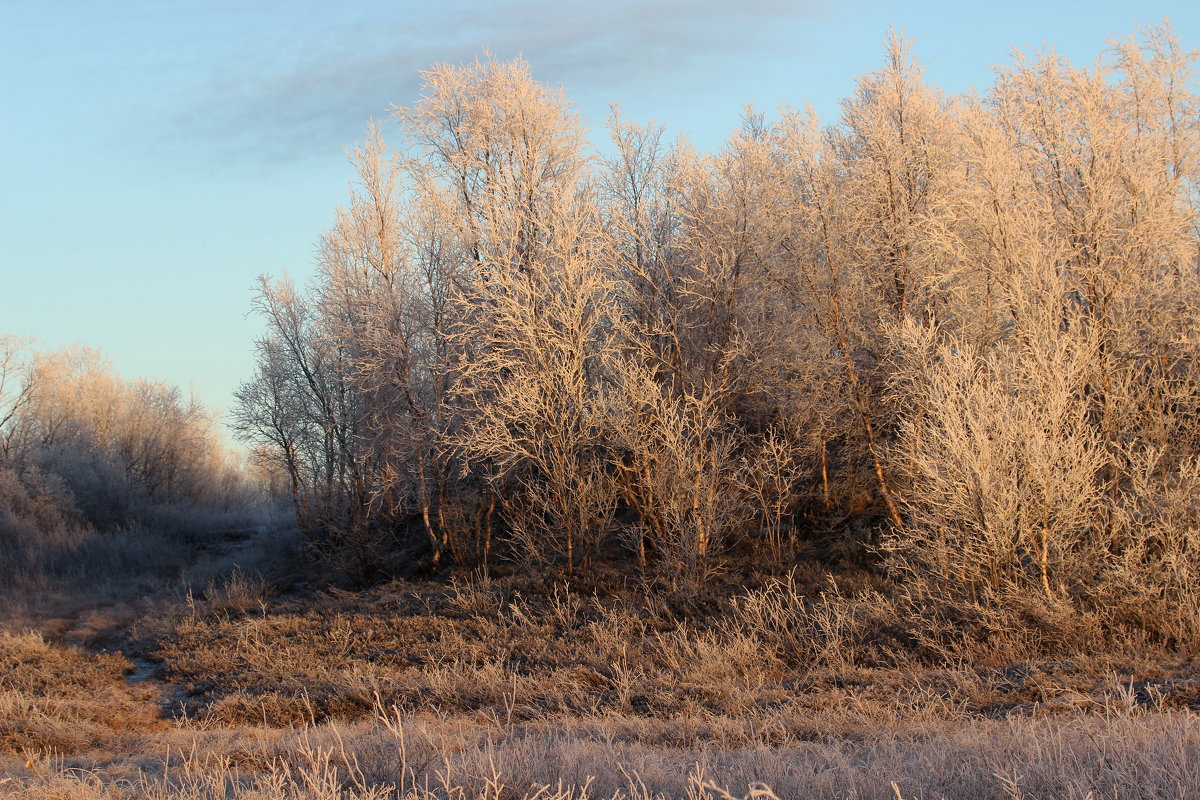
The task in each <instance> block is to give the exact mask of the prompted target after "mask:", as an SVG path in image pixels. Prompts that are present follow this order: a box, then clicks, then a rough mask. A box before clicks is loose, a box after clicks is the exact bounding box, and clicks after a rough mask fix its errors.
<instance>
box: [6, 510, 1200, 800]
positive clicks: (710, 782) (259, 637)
mask: <svg viewBox="0 0 1200 800" xmlns="http://www.w3.org/2000/svg"><path fill="white" fill-rule="evenodd" d="M114 546H116V545H114ZM294 549H295V541H294V539H291V538H289V536H288V535H287V534H286V533H280V532H279V531H278V530H276V529H267V528H263V529H260V530H259V532H258V533H257V534H254V535H246V534H242V535H234V536H228V537H226V538H225V539H224V540H219V544H217V545H210V546H209V551H208V552H207V553H201V554H199V555H197V554H195V553H192V554H189V555H188V556H187V558H186V559H185V561H184V562H182V563H168V562H167V561H164V562H162V563H159V564H156V565H153V566H154V569H151V570H149V572H146V571H145V570H146V567H147V565H145V564H143V565H141V567H140V568H139V569H140V572H139V574H137V575H127V576H124V577H123V578H122V577H120V576H118V577H112V578H111V579H110V580H107V581H101V580H98V579H97V575H96V574H95V569H101V568H104V569H111V568H109V567H105V566H104V565H103V564H101V565H100V567H95V568H94V569H93V570H92V572H91V573H89V571H88V569H85V568H83V567H81V568H80V569H79V570H78V571H77V572H76V573H74V574H72V573H70V572H69V571H68V572H67V573H64V574H66V575H68V577H67V578H63V579H61V580H60V581H59V582H58V584H57V585H54V586H53V587H51V586H50V585H49V584H48V583H47V582H46V581H42V582H41V585H37V583H36V582H31V584H30V585H29V586H25V587H24V588H23V589H21V590H19V591H18V590H11V591H10V594H9V595H8V596H7V597H6V598H5V602H4V605H3V606H2V607H3V608H4V610H5V618H4V621H3V623H4V629H5V632H3V633H0V794H2V795H3V796H5V797H14V798H29V799H30V800H34V799H36V800H48V799H49V798H62V799H63V800H66V799H67V798H72V799H73V798H81V799H89V798H106V799H107V798H167V797H179V798H205V799H206V800H207V799H208V798H212V799H213V800H215V799H216V798H245V799H246V800H249V798H256V799H261V800H275V799H277V798H278V799H281V798H312V799H313V800H317V799H318V798H320V799H321V800H326V799H328V800H333V798H384V797H388V798H391V797H397V798H400V797H405V798H407V797H412V798H418V797H419V798H426V797H428V798H433V797H439V798H443V797H444V798H468V797H481V798H495V799H496V800H501V798H504V799H505V800H507V799H509V798H512V799H513V800H515V799H516V798H534V797H536V798H539V800H549V799H550V798H567V797H571V798H584V797H591V798H601V797H603V798H609V797H622V798H651V797H654V798H658V797H688V798H701V797H712V798H722V797H727V796H732V797H760V798H768V797H772V796H778V797H781V798H784V797H797V798H800V797H803V798H808V797H812V798H891V799H892V800H895V798H898V797H902V798H929V799H930V800H932V799H933V798H1009V799H1011V800H1015V799H1016V798H1079V800H1083V798H1088V797H1090V798H1093V800H1098V798H1114V799H1115V798H1121V800H1127V799H1128V798H1160V797H1173V798H1189V797H1196V796H1198V795H1200V726H1198V725H1197V714H1196V712H1197V709H1198V708H1200V666H1198V665H1197V664H1196V663H1195V662H1194V660H1192V659H1190V658H1187V657H1185V656H1183V655H1180V653H1179V651H1178V650H1172V651H1168V650H1164V649H1161V648H1156V647H1153V646H1150V645H1148V644H1147V643H1146V642H1144V641H1140V640H1139V639H1138V638H1137V637H1136V636H1134V635H1132V634H1131V635H1130V636H1129V637H1128V639H1127V640H1124V641H1122V640H1119V639H1118V640H1114V637H1113V635H1112V634H1111V632H1109V633H1108V634H1103V635H1102V634H1101V633H1099V632H1098V627H1096V626H1094V625H1093V624H1092V623H1091V622H1090V621H1089V620H1088V619H1086V618H1080V617H1079V615H1078V614H1074V615H1071V614H1068V613H1067V612H1065V611H1056V610H1055V609H1053V608H1047V607H1045V605H1044V604H1038V603H1028V602H1027V603H1026V604H1025V606H1024V607H1021V606H1020V605H1019V604H1018V603H1016V602H1015V601H1014V610H1013V611H1012V612H1011V615H1009V616H1007V617H1005V618H993V617H988V616H986V615H984V614H982V613H981V612H977V613H975V614H974V615H972V614H968V613H966V612H965V611H964V613H963V615H962V617H961V618H956V619H948V618H945V616H944V615H943V616H942V617H937V616H934V615H929V616H927V617H925V618H913V617H911V616H910V617H906V616H905V612H902V611H901V610H900V609H899V608H898V607H896V606H895V605H894V604H892V603H890V601H888V600H887V599H886V598H885V596H884V595H882V594H880V593H878V592H877V591H876V589H875V587H874V585H873V579H872V578H871V577H870V576H869V575H867V574H866V573H857V572H853V571H850V570H845V571H843V572H841V573H837V574H836V575H834V574H829V573H821V572H819V571H818V570H816V569H815V568H813V569H811V570H810V571H809V572H807V573H801V572H800V571H794V572H792V573H791V574H790V575H788V576H785V577H783V578H776V579H763V580H759V581H757V582H753V581H752V585H757V588H752V589H745V588H737V587H738V584H744V583H745V578H744V576H737V579H736V580H735V579H734V576H729V575H727V576H725V578H724V579H721V578H714V579H712V580H711V581H710V582H709V584H708V585H706V586H704V587H701V588H700V589H698V590H695V591H691V592H687V593H683V592H677V593H672V592H670V591H664V590H662V589H661V588H660V589H658V590H656V591H653V592H648V591H646V589H647V587H645V586H642V585H633V584H631V583H630V582H629V581H627V580H625V579H623V578H622V577H621V575H620V573H618V572H616V571H613V572H612V573H611V574H609V575H607V576H605V575H604V574H598V575H593V576H589V577H588V579H587V581H586V583H584V582H581V583H578V584H574V583H569V582H565V581H563V580H562V578H561V577H558V578H545V579H537V578H533V577H530V576H529V575H528V574H524V575H522V574H514V575H510V576H506V577H497V578H491V579H480V578H478V577H476V578H475V579H474V580H468V579H467V577H466V576H462V577H459V578H456V579H452V580H448V581H438V582H434V581H428V580H425V581H418V580H413V581H394V582H391V583H387V584H384V585H379V586H376V587H374V588H371V589H366V590H359V591H347V590H343V589H338V588H336V587H332V586H327V587H326V586H321V584H320V582H319V581H318V580H317V579H316V577H315V573H313V572H311V571H306V570H305V569H304V568H301V567H297V566H296V565H295V564H294V563H293V559H291V558H290V557H289V556H288V553H289V552H290V551H292V550H294ZM160 552H165V553H171V550H170V549H169V548H160ZM182 552H183V551H177V552H176V555H179V554H180V553H182ZM147 574H149V575H151V576H152V577H147ZM110 577H111V576H110ZM85 587H86V588H85ZM1064 654H1066V655H1064ZM968 656H969V657H968Z"/></svg>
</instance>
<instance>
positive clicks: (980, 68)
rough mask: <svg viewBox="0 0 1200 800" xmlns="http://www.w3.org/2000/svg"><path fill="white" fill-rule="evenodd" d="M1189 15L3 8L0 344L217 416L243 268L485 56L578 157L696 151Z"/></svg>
mask: <svg viewBox="0 0 1200 800" xmlns="http://www.w3.org/2000/svg"><path fill="white" fill-rule="evenodd" d="M1198 8H1200V4H1197V3H1195V2H1174V0H1161V1H1159V0H1150V1H1148V2H1139V3H1131V2H1054V0H1043V1H1042V2H1026V1H1025V0H1021V1H1020V2H995V3H987V4H982V3H978V4H977V3H972V2H907V3H888V2H865V1H864V2H844V3H835V2H819V1H818V0H812V1H811V2H787V1H786V0H732V1H731V2H720V1H718V0H707V1H705V2H668V0H645V1H644V2H627V1H626V0H620V1H619V2H617V1H615V0H614V1H613V2H604V0H595V1H594V2H580V1H579V0H563V1H562V2H545V1H544V0H527V2H496V3H486V2H466V1H465V0H463V1H459V0H449V1H448V2H442V3H433V4H425V3H416V2H409V1H408V0H397V1H396V2H390V3H389V2H343V3H335V2H331V0H322V1H321V2H310V0H287V1H285V2H254V1H253V0H243V1H240V2H235V1H234V0H211V1H210V2H200V1H199V0H194V1H192V2H182V1H176V0H140V1H137V2H134V1H123V0H109V1H108V2H100V0H87V1H84V0H77V1H76V2H65V1H60V2H54V1H53V0H30V1H27V0H0V333H4V332H10V333H17V334H25V335H32V336H36V337H37V338H38V339H39V340H40V341H41V343H42V344H43V345H44V346H50V347H56V346H59V345H63V344H69V343H72V342H77V341H78V342H83V343H86V344H89V345H93V346H96V347H100V348H102V349H103V350H105V351H106V352H107V353H108V355H109V356H110V357H111V359H112V360H113V362H114V363H115V365H116V367H117V369H118V370H119V371H120V372H121V373H122V374H123V375H125V376H126V377H130V378H133V377H142V376H145V377H159V378H165V379H167V380H169V381H171V382H174V383H177V384H180V385H182V386H185V387H186V386H188V385H189V383H191V384H192V385H194V386H195V387H196V389H197V391H198V392H199V393H200V396H201V398H202V399H203V400H204V401H205V403H206V404H208V405H209V406H210V407H213V408H215V409H217V410H218V411H224V410H225V409H226V407H227V405H228V403H229V398H230V395H231V392H232V391H233V389H234V387H235V386H236V385H237V384H238V383H239V382H240V381H242V380H244V379H245V377H246V376H247V375H248V374H249V372H250V369H251V362H252V354H251V346H252V340H253V338H254V337H255V335H257V333H258V332H259V330H260V325H259V323H258V321H257V320H255V319H253V318H247V317H246V311H247V309H248V308H249V307H250V299H251V286H252V284H253V283H254V279H255V276H257V275H258V274H259V273H262V272H271V273H275V274H279V273H281V272H283V271H284V270H287V271H289V272H291V273H292V274H293V275H295V276H298V277H303V276H306V275H307V274H308V273H309V272H310V269H311V261H312V253H313V246H314V243H315V241H316V239H317V237H318V236H319V235H320V233H321V232H322V230H323V229H324V228H325V227H326V225H328V223H329V222H330V220H331V219H332V215H333V210H334V208H335V207H336V206H337V205H338V204H339V203H341V202H342V201H343V199H344V197H345V187H346V183H347V181H348V180H349V177H350V173H349V169H348V167H347V165H346V161H345V157H344V154H343V148H345V147H347V146H351V145H353V144H354V143H355V142H356V141H357V140H358V139H359V138H360V137H361V135H362V132H363V129H364V127H365V124H366V121H367V119H368V118H369V117H372V116H374V117H384V116H386V113H387V108H388V105H389V103H397V104H401V105H403V104H407V103H410V102H411V101H412V100H414V99H415V97H416V92H417V70H419V69H421V68H422V67H425V66H428V65H429V64H430V63H432V62H435V61H461V60H467V59H470V58H471V57H472V56H473V55H475V54H476V53H477V52H478V51H479V50H480V49H481V48H483V47H488V48H490V49H491V50H492V51H493V52H494V53H496V54H497V55H499V56H502V57H509V56H514V55H517V54H518V53H523V54H524V55H525V57H526V58H527V59H528V60H529V61H530V63H531V65H532V67H533V71H534V75H535V76H536V77H537V78H538V79H539V80H541V81H543V82H545V83H551V84H561V85H562V86H564V87H565V88H566V90H567V93H568V94H569V95H570V96H571V97H572V98H573V99H574V101H575V103H576V107H577V109H578V110H579V111H580V112H581V113H582V114H583V115H584V116H585V119H586V120H587V121H588V123H589V125H590V127H591V129H592V130H593V133H594V136H593V138H594V139H595V140H600V139H602V138H603V131H602V130H601V124H602V122H603V120H604V117H605V115H606V113H607V106H608V103H610V102H620V103H621V104H622V107H623V110H624V113H625V116H626V117H627V118H629V119H635V120H647V119H650V118H657V119H658V120H660V121H662V122H665V123H666V124H667V125H668V126H669V127H670V128H671V129H672V130H682V131H686V132H688V133H689V134H690V135H691V137H692V140H693V141H694V142H695V143H696V144H697V145H698V146H700V147H702V148H704V149H711V148H714V147H716V146H718V145H719V144H720V142H721V141H722V139H723V138H724V137H725V135H726V134H727V133H728V131H729V130H730V129H731V128H732V127H733V126H734V125H736V123H737V120H738V115H739V113H740V108H741V106H742V104H744V103H746V102H750V101H753V102H755V103H756V105H758V106H759V108H760V109H762V110H770V109H772V108H774V107H775V106H777V105H779V104H780V103H788V104H791V105H795V106H800V105H803V104H804V103H805V102H811V103H812V104H813V106H814V107H815V108H816V110H817V112H818V113H819V114H820V115H821V116H822V117H825V118H827V119H832V118H834V117H836V114H837V109H838V106H837V101H838V100H839V99H840V98H842V97H845V96H846V95H847V94H848V93H849V92H850V91H851V89H852V87H853V81H854V77H855V76H856V75H859V74H861V73H863V72H865V71H867V70H870V69H872V68H874V67H876V66H877V65H879V64H880V63H881V61H882V47H881V45H880V39H881V37H882V36H883V34H884V32H885V30H886V29H887V26H888V24H889V23H894V24H895V25H896V26H897V27H898V28H901V29H903V30H904V31H905V32H906V33H907V34H908V35H909V36H910V37H911V38H913V39H914V40H915V43H916V45H915V49H916V53H917V55H918V57H919V58H920V60H922V61H923V62H925V63H926V64H928V70H927V73H926V76H927V78H928V80H929V81H930V82H931V83H933V84H935V85H938V86H940V87H942V88H943V89H945V90H947V91H951V92H957V91H962V90H965V89H967V88H970V87H972V86H975V87H980V88H982V87H985V86H986V85H988V84H989V83H990V81H991V67H992V66H993V65H996V64H1003V63H1005V62H1007V61H1008V54H1009V51H1010V49H1011V48H1012V47H1013V46H1018V47H1027V46H1034V47H1037V46H1040V45H1041V44H1042V43H1043V42H1050V43H1053V44H1054V45H1055V47H1056V49H1057V50H1058V51H1059V52H1061V53H1063V54H1065V55H1067V56H1068V57H1070V58H1071V59H1073V60H1075V61H1081V62H1091V61H1092V60H1093V59H1094V58H1095V57H1096V56H1097V55H1098V54H1099V53H1100V51H1101V50H1102V48H1103V47H1104V43H1105V41H1106V40H1107V39H1109V38H1111V37H1113V36H1122V35H1125V34H1128V33H1130V32H1132V31H1133V29H1134V28H1135V27H1136V26H1138V25H1144V24H1147V23H1152V22H1160V21H1161V20H1162V19H1163V18H1164V17H1169V18H1170V19H1171V20H1172V22H1173V23H1174V27H1175V30H1176V32H1177V33H1178V34H1180V36H1181V37H1182V39H1183V43H1184V45H1185V46H1187V47H1189V48H1200V10H1197V9H1198Z"/></svg>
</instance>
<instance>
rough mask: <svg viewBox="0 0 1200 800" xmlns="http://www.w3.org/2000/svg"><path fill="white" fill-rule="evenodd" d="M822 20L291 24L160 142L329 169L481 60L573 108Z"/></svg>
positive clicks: (750, 7)
mask: <svg viewBox="0 0 1200 800" xmlns="http://www.w3.org/2000/svg"><path fill="white" fill-rule="evenodd" d="M821 14H822V11H821V9H820V8H819V7H818V6H816V5H815V4H803V3H796V2H785V1H784V0H745V2H739V3H736V4H735V3H729V2H727V0H702V1H701V2H679V1H678V0H657V1H656V2H636V1H634V2H629V1H623V2H613V3H596V4H591V3H583V2H581V3H547V2H540V1H534V0H529V1H527V2H517V3H509V4H506V5H504V6H503V7H496V6H494V5H493V4H486V5H478V6H473V5H457V6H455V7H454V8H452V9H451V10H449V11H445V10H441V9H439V10H437V11H436V12H434V11H432V10H427V11H425V12H424V13H417V14H410V15H409V16H406V17H405V18H403V19H400V18H398V17H392V18H387V19H383V20H371V21H369V22H368V21H359V22H354V23H348V24H342V25H339V26H335V27H329V28H326V29H325V30H323V31H321V32H320V34H319V35H317V34H314V33H312V32H311V31H309V30H305V29H303V28H302V27H301V26H302V21H299V20H292V21H291V29H290V30H289V29H287V28H286V27H282V26H283V23H281V27H277V28H275V29H273V30H272V31H271V36H270V37H269V40H268V41H267V42H266V43H265V44H264V46H263V47H262V48H260V49H256V50H255V51H252V52H243V53H240V54H238V55H236V56H234V57H231V58H228V59H227V60H225V61H224V62H223V63H221V64H220V65H218V66H217V67H216V68H213V69H212V70H211V71H209V72H208V73H206V74H204V75H203V76H202V77H201V78H200V79H199V80H197V81H195V82H194V83H193V84H192V85H191V86H189V87H188V88H186V89H185V90H182V91H181V92H180V93H179V94H178V96H177V100H175V101H173V104H174V105H173V107H171V108H166V109H159V111H160V112H161V114H162V116H160V120H161V121H160V123H159V124H158V125H156V126H154V127H155V128H157V130H158V131H159V134H160V135H159V136H156V137H155V138H157V139H159V141H161V142H168V143H171V147H173V148H180V147H183V148H185V149H188V150H192V151H193V152H197V151H198V154H204V155H205V156H206V157H205V160H206V161H207V160H208V159H209V158H211V157H212V156H214V155H216V156H219V157H220V158H221V159H223V160H228V161H233V162H270V161H275V162H289V161H294V160H300V159H304V158H307V157H310V156H326V155H328V154H329V153H330V152H334V151H336V150H338V149H339V148H341V147H342V146H344V145H346V144H348V143H350V142H353V141H357V140H358V139H359V138H361V135H362V130H363V126H364V125H365V122H366V120H367V119H368V118H369V117H376V118H378V117H381V116H384V115H385V114H386V113H387V109H388V107H389V104H391V103H397V104H401V105H403V104H408V103H411V102H412V101H414V100H415V99H416V98H417V95H418V92H419V78H418V75H417V72H418V70H420V69H422V68H425V67H427V66H429V65H430V64H433V63H436V62H446V61H449V62H458V61H464V60H469V59H471V58H473V57H474V56H475V55H476V54H478V53H479V52H480V51H481V50H482V49H483V48H485V47H486V48H488V49H489V50H491V51H492V52H493V53H495V54H497V55H498V56H501V57H511V56H514V55H517V54H523V55H524V56H525V58H526V59H528V60H529V61H530V62H531V64H532V66H533V70H534V74H535V75H536V76H537V77H538V79H539V80H542V81H544V82H546V83H550V84H562V85H564V86H566V87H567V89H568V90H569V92H570V93H571V94H572V95H573V96H577V97H590V98H593V99H595V100H598V101H599V100H608V99H615V98H616V97H619V96H620V95H621V94H622V92H623V91H628V90H630V89H631V87H635V86H636V87H637V89H638V91H646V90H647V89H648V88H649V89H652V88H653V87H654V86H656V85H661V86H662V87H663V90H664V91H669V90H670V89H671V88H672V87H673V86H674V85H675V83H676V82H677V81H678V80H679V79H680V77H681V76H689V75H690V76H693V77H694V76H696V75H697V74H701V75H702V74H709V75H714V74H718V72H719V70H721V69H723V68H725V67H726V66H728V65H730V64H733V63H736V62H738V61H740V60H741V59H743V58H745V57H747V56H750V55H752V54H754V53H755V52H756V51H758V50H760V49H761V48H763V47H767V46H775V47H779V46H786V45H787V44H788V43H787V42H780V41H777V40H778V38H779V36H780V31H782V30H785V29H786V27H787V25H788V23H793V22H796V21H800V20H804V19H814V18H816V17H819V16H820V15H821Z"/></svg>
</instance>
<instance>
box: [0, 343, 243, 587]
mask: <svg viewBox="0 0 1200 800" xmlns="http://www.w3.org/2000/svg"><path fill="white" fill-rule="evenodd" d="M0 368H2V369H0V421H2V422H3V424H2V425H0V445H2V446H3V449H2V450H0V569H2V570H5V571H8V572H17V571H20V570H22V569H24V570H33V571H34V572H36V569H37V568H48V567H50V566H51V565H53V564H55V563H60V562H62V561H63V559H64V558H66V557H67V555H69V554H70V553H72V552H83V549H81V548H85V545H87V542H89V540H91V539H92V538H94V537H95V536H98V535H100V536H103V535H108V534H113V533H116V532H118V531H125V530H128V529H131V528H138V527H148V528H155V529H161V530H160V532H163V533H168V534H171V535H175V536H182V535H184V534H185V533H186V531H187V530H188V529H189V527H191V528H195V529H196V530H199V529H201V528H204V527H205V526H206V525H207V524H208V521H210V520H211V518H212V515H213V514H214V513H221V512H226V511H229V510H231V509H233V508H242V507H246V506H249V505H251V504H253V503H254V502H256V501H258V500H259V499H260V495H259V494H258V490H257V489H256V488H255V487H254V485H253V484H252V482H251V481H250V479H249V478H248V477H247V476H246V474H245V473H244V471H243V470H242V468H241V466H240V465H239V464H238V462H237V460H236V458H234V457H233V455H232V454H230V453H229V452H228V451H226V449H225V448H224V447H223V446H222V444H221V443H220V441H219V439H218V437H217V434H216V431H215V429H214V425H213V421H212V419H211V417H210V416H209V415H208V414H207V412H205V411H204V409H202V408H201V407H200V406H199V404H198V403H196V401H194V400H191V401H184V399H183V398H182V397H181V395H180V394H179V392H178V390H176V389H174V388H172V387H168V386H166V385H164V384H159V383H153V382H148V381H136V382H128V381H125V380H123V379H121V378H120V377H119V376H118V375H116V373H115V372H113V370H112V368H111V366H110V365H109V364H108V363H107V362H105V361H104V360H103V359H102V358H101V357H100V356H99V354H98V353H97V352H96V351H93V350H87V349H84V348H68V349H65V350H60V351H57V352H36V351H33V350H32V349H30V348H29V346H28V345H27V344H26V343H24V342H21V341H18V340H16V339H15V338H13V337H11V336H9V337H0ZM181 518H186V519H187V520H189V521H187V522H184V523H182V524H181V523H180V519H181ZM166 529H169V530H166ZM88 546H90V545H88ZM68 560H69V559H68Z"/></svg>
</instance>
